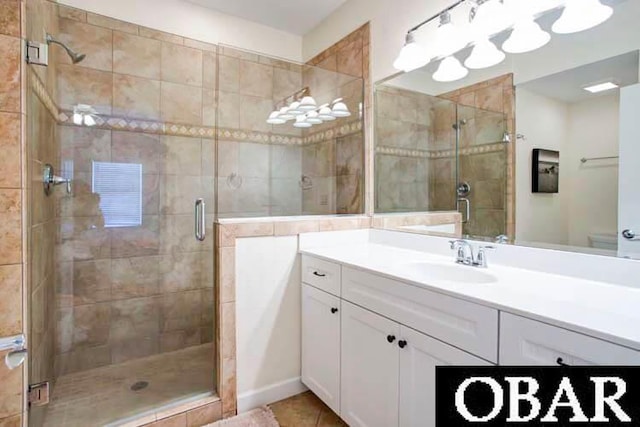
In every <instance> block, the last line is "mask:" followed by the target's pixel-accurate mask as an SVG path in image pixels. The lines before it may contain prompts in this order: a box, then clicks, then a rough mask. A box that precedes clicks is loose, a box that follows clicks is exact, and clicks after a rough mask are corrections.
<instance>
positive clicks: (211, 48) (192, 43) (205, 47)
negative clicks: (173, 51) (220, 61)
mask: <svg viewBox="0 0 640 427" xmlns="http://www.w3.org/2000/svg"><path fill="white" fill-rule="evenodd" d="M184 45H185V46H188V47H192V48H194V49H199V50H202V51H205V52H214V53H215V52H217V51H218V46H216V45H215V44H211V43H206V42H201V41H199V40H193V39H188V38H185V39H184Z"/></svg>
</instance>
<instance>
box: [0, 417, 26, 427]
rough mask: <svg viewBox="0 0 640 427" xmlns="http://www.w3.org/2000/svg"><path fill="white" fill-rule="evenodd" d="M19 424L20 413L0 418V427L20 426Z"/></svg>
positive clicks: (20, 421)
mask: <svg viewBox="0 0 640 427" xmlns="http://www.w3.org/2000/svg"><path fill="white" fill-rule="evenodd" d="M21 425H22V415H14V416H13V417H8V418H3V419H1V420H0V427H20V426H21Z"/></svg>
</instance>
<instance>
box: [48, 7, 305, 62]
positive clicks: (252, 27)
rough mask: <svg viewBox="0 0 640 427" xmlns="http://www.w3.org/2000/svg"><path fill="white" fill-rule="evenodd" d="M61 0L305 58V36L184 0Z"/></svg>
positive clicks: (182, 32) (195, 36)
mask: <svg viewBox="0 0 640 427" xmlns="http://www.w3.org/2000/svg"><path fill="white" fill-rule="evenodd" d="M59 3H62V4H66V5H68V6H73V7H77V8H79V9H84V10H88V11H90V12H94V13H98V14H101V15H106V16H110V17H113V18H116V19H120V20H123V21H128V22H132V23H134V24H138V25H142V26H146V27H150V28H154V29H158V30H161V31H166V32H169V33H173V34H178V35H181V36H185V37H189V38H193V39H197V40H201V41H205V42H209V43H215V44H227V45H231V46H234V47H239V48H242V49H247V50H252V51H256V52H260V53H263V54H265V55H270V56H276V57H280V58H284V59H288V60H291V61H297V62H299V61H301V59H302V37H300V36H298V35H295V34H290V33H287V32H284V31H281V30H277V29H275V28H271V27H267V26H265V25H261V24H258V23H255V22H251V21H247V20H244V19H240V18H236V17H234V16H230V15H225V14H223V13H219V12H215V11H213V10H211V9H207V8H204V7H201V6H198V5H195V4H192V3H189V2H187V1H185V0H59Z"/></svg>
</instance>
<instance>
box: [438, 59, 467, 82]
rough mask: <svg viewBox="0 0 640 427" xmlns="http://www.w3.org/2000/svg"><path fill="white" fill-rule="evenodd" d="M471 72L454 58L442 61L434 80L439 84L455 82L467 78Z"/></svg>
mask: <svg viewBox="0 0 640 427" xmlns="http://www.w3.org/2000/svg"><path fill="white" fill-rule="evenodd" d="M467 74H469V70H467V69H466V68H464V67H463V66H462V64H461V63H460V61H458V60H457V59H456V58H455V57H453V56H448V57H446V58H444V59H443V60H442V62H441V63H440V67H438V71H436V72H435V73H433V80H435V81H437V82H453V81H456V80H460V79H463V78H465V77H467Z"/></svg>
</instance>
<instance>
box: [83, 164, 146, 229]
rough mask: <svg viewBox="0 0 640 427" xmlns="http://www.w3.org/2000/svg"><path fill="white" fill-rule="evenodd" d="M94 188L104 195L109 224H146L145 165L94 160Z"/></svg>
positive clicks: (106, 219) (102, 201)
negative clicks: (144, 202) (144, 201)
mask: <svg viewBox="0 0 640 427" xmlns="http://www.w3.org/2000/svg"><path fill="white" fill-rule="evenodd" d="M92 191H93V192H94V193H96V194H99V195H100V209H101V210H102V215H103V216H104V225H105V227H134V226H138V225H141V224H142V165H141V164H135V163H131V164H130V163H105V162H93V180H92Z"/></svg>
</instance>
